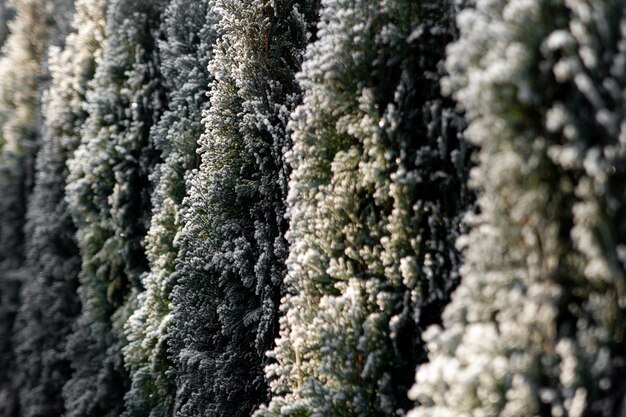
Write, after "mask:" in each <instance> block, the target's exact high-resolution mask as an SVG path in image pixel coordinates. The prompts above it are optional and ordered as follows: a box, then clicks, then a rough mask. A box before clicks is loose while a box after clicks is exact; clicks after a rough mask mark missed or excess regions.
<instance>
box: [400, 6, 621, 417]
mask: <svg viewBox="0 0 626 417" xmlns="http://www.w3.org/2000/svg"><path fill="white" fill-rule="evenodd" d="M458 23H459V26H460V29H461V38H460V40H459V41H458V42H457V43H455V44H454V45H453V46H452V47H451V48H450V50H449V57H448V61H447V66H448V69H449V71H450V72H451V76H450V78H449V79H448V80H447V83H446V86H447V88H449V89H450V90H451V91H452V92H454V95H455V97H456V98H457V99H458V100H459V102H460V103H461V104H462V105H463V107H464V108H465V109H466V111H467V116H468V119H469V120H470V124H469V127H468V130H467V136H468V138H469V139H470V140H471V141H473V142H474V143H475V144H477V145H479V146H480V148H481V150H480V153H479V166H478V167H477V169H476V170H475V171H474V172H473V173H472V179H473V182H474V184H475V185H476V186H477V187H478V190H479V192H480V194H481V197H480V209H481V213H480V215H478V216H476V217H475V218H473V219H472V224H473V225H472V230H471V232H470V233H469V235H468V236H467V237H464V238H463V239H461V240H460V242H459V244H460V245H462V246H463V247H465V253H466V261H465V265H464V266H463V268H462V276H463V280H462V284H461V286H460V287H459V288H458V290H457V291H456V292H455V294H454V297H453V301H452V303H451V304H450V306H449V307H448V308H447V309H446V311H445V315H444V328H445V330H441V329H439V328H433V329H432V330H429V332H428V335H427V340H428V344H429V349H430V363H429V364H428V365H426V366H424V367H422V368H420V369H419V370H418V373H417V383H416V385H415V387H414V388H413V389H412V392H411V396H412V397H413V398H415V399H417V400H418V401H419V402H420V403H421V404H422V407H420V408H418V409H416V410H415V412H413V413H412V416H413V417H443V416H445V417H455V416H459V417H460V416H469V415H471V416H485V417H488V416H501V417H527V416H528V417H530V416H546V417H547V416H554V417H557V416H569V417H578V416H588V417H589V416H598V417H609V416H611V417H614V416H623V415H625V414H626V404H625V402H624V401H625V400H624V399H625V396H626V385H625V384H624V381H625V380H626V339H625V338H624V332H625V330H626V281H625V275H624V274H625V272H626V223H625V222H624V219H625V215H626V193H625V191H626V190H625V187H626V123H625V122H624V119H625V116H626V100H625V98H624V97H626V95H625V91H626V2H624V1H623V0H607V1H604V0H589V1H583V0H551V1H537V0H530V1H529V0H506V1H505V0H493V1H478V2H476V7H471V8H468V9H467V10H465V11H463V12H462V14H460V15H459V18H458Z"/></svg>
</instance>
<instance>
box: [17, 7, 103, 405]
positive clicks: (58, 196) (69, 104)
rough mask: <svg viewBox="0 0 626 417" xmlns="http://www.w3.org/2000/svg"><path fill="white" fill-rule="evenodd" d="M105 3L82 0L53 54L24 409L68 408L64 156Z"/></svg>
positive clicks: (74, 141) (27, 312) (21, 335)
mask: <svg viewBox="0 0 626 417" xmlns="http://www.w3.org/2000/svg"><path fill="white" fill-rule="evenodd" d="M103 14H104V13H103V2H102V1H93V0H79V1H78V2H77V4H76V13H75V15H74V20H73V23H72V27H73V30H74V31H73V33H71V34H70V35H69V36H68V37H67V39H66V44H65V47H64V49H63V51H62V52H61V50H60V49H59V48H53V49H52V50H51V53H50V61H49V62H50V63H49V69H50V75H51V79H52V81H51V86H50V90H49V91H48V92H47V94H46V97H45V98H44V112H43V113H44V117H45V124H44V126H43V131H42V132H41V133H42V139H41V145H40V150H39V152H38V155H37V163H36V168H37V170H36V171H37V172H36V177H35V187H34V190H33V194H32V197H31V198H30V200H29V207H28V215H27V225H26V262H25V263H26V266H27V270H28V280H27V282H25V283H24V289H23V290H22V293H21V306H20V312H19V315H18V318H17V334H16V340H15V343H16V350H17V357H18V359H19V364H18V367H19V374H20V377H21V378H20V381H19V385H20V395H19V399H20V415H21V416H42V417H53V416H60V415H61V414H63V410H64V407H63V398H62V396H61V392H62V388H63V385H64V384H65V382H67V380H68V379H69V377H70V375H71V373H72V369H71V366H70V362H71V357H69V356H68V355H67V352H66V346H65V345H66V341H67V337H68V336H69V334H70V331H71V326H72V324H73V320H74V318H75V317H76V316H77V314H78V312H79V307H80V305H79V302H78V298H77V296H76V287H77V285H78V279H77V275H78V271H79V269H80V258H79V256H78V248H77V247H76V242H75V238H74V235H75V227H74V225H73V222H72V219H71V216H70V214H69V212H68V209H67V204H66V203H65V200H64V196H65V180H66V178H67V168H66V161H67V159H68V157H69V156H70V155H71V154H72V152H73V151H74V150H75V149H76V146H77V145H78V142H79V132H80V126H81V125H82V123H83V122H84V120H85V118H86V113H85V111H84V109H83V102H84V100H85V93H86V90H87V84H88V82H89V80H90V79H92V78H93V74H94V71H95V56H96V55H98V53H99V50H100V44H101V43H102V37H103V30H104V28H103V27H102V25H103V24H102V17H103Z"/></svg>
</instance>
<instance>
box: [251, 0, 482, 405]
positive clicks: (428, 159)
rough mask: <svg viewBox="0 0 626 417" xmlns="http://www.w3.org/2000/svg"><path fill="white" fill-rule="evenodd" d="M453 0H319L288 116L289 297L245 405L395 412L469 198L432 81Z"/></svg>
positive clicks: (442, 289)
mask: <svg viewBox="0 0 626 417" xmlns="http://www.w3.org/2000/svg"><path fill="white" fill-rule="evenodd" d="M452 11H453V10H452V8H451V6H450V4H449V3H448V2H415V1H394V2H380V1H378V0H325V1H323V2H322V11H321V18H320V22H319V24H318V32H317V36H318V39H317V40H316V41H315V42H313V43H312V44H310V45H309V47H308V49H307V52H306V57H305V60H304V63H303V66H302V71H301V72H300V74H299V76H298V80H299V81H300V84H301V86H302V88H303V90H304V102H303V103H302V105H301V106H299V107H298V108H297V109H296V110H295V111H294V112H293V113H292V123H291V127H292V129H293V135H292V138H293V141H294V145H293V150H292V151H291V152H289V161H290V163H291V166H292V167H293V174H292V175H291V179H290V183H289V199H288V202H289V212H288V213H289V219H290V222H291V225H290V229H289V233H288V240H289V242H290V244H291V251H290V254H289V258H288V260H287V267H288V275H287V278H286V283H287V286H288V293H287V295H286V296H285V298H284V299H283V302H282V307H281V309H282V311H283V312H284V317H283V318H282V319H281V333H280V337H279V338H278V340H277V347H276V348H275V349H274V350H273V352H272V353H271V356H272V357H273V358H275V359H276V363H275V364H272V365H270V366H269V367H268V376H269V377H272V378H275V379H274V381H273V382H272V390H273V392H274V393H275V394H276V397H275V398H274V399H273V400H272V402H271V403H270V404H269V406H268V407H267V408H265V407H264V408H262V409H261V410H260V411H259V412H258V413H257V414H255V416H257V417H262V416H263V417H269V416H287V415H288V416H329V417H330V416H363V417H365V416H395V415H402V414H403V412H404V411H405V410H407V409H409V408H410V406H411V403H410V402H409V401H408V399H407V397H406V392H407V390H408V388H409V387H410V386H411V383H412V380H413V376H414V372H413V370H414V368H415V365H416V364H417V363H419V362H421V361H423V360H424V347H423V345H422V342H421V329H423V328H424V327H425V326H427V325H429V324H432V323H436V322H438V321H439V317H440V311H441V308H442V306H443V305H444V304H445V302H446V301H447V299H448V297H449V294H450V292H451V290H452V289H453V288H454V286H455V285H456V284H457V268H458V263H459V254H458V253H457V251H456V250H455V248H454V242H455V238H456V237H457V236H458V234H459V231H460V228H461V217H462V215H463V214H464V212H465V211H466V210H467V208H468V206H469V204H470V203H471V198H470V195H469V194H468V192H467V190H466V187H465V178H466V175H467V171H468V169H467V159H468V152H467V149H465V146H464V144H463V143H462V142H461V141H460V140H459V128H460V127H461V125H462V121H461V118H460V117H458V115H457V114H456V113H455V111H454V110H453V107H454V106H453V104H452V103H451V102H450V101H449V100H447V99H444V98H442V97H441V94H440V89H439V85H438V78H439V76H440V74H441V70H440V65H439V64H440V62H441V61H442V59H443V56H444V54H443V52H444V48H445V45H446V43H447V42H448V41H449V40H450V39H451V36H452V33H453V30H452V18H453V14H452Z"/></svg>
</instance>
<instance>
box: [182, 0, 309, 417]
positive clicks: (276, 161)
mask: <svg viewBox="0 0 626 417" xmlns="http://www.w3.org/2000/svg"><path fill="white" fill-rule="evenodd" d="M212 7H213V11H214V12H215V13H217V14H218V20H219V25H218V26H217V28H218V35H219V37H220V39H219V40H218V41H217V43H216V46H215V50H214V58H213V60H212V61H211V63H210V65H209V71H210V73H211V75H212V76H213V77H214V78H215V80H214V81H213V82H212V84H211V93H210V94H211V101H210V108H209V109H208V111H207V112H206V114H205V118H204V123H205V125H206V131H205V133H204V134H203V136H202V137H201V139H200V148H199V154H200V155H201V163H200V166H199V168H198V170H196V171H194V173H193V175H191V176H190V177H189V181H188V193H189V196H188V197H187V198H186V199H185V201H184V204H183V212H182V222H183V224H184V227H183V230H182V232H181V234H180V236H179V238H178V242H179V244H180V256H179V259H178V261H177V265H176V274H177V284H176V286H175V287H174V290H173V293H172V296H171V299H172V303H173V305H174V314H173V325H172V339H173V349H172V352H173V355H174V356H173V357H174V360H175V363H176V365H177V379H176V382H177V386H178V398H177V415H178V416H181V417H182V416H189V417H198V416H232V417H243V416H249V415H250V413H251V412H252V411H253V409H254V408H255V407H257V406H258V405H259V404H261V403H263V402H265V401H267V399H268V388H267V383H266V381H265V377H264V373H263V368H264V366H265V364H266V363H267V359H266V357H265V356H264V354H265V351H266V350H268V349H269V348H271V347H272V344H273V340H274V337H275V336H276V333H277V329H278V318H277V313H278V303H279V300H280V295H281V289H282V281H283V276H284V260H285V258H286V254H287V245H286V242H285V240H284V237H283V235H284V232H285V230H286V228H287V224H286V220H285V218H284V212H285V203H284V200H285V197H286V182H287V178H286V176H287V174H286V167H285V164H284V160H283V153H284V151H285V150H286V149H288V148H289V143H290V142H289V137H288V134H287V132H286V125H287V120H288V116H289V112H290V111H291V110H292V109H293V107H294V106H295V104H296V102H297V100H298V98H299V89H298V87H297V84H296V81H295V77H294V74H295V72H296V70H297V69H298V68H299V66H300V62H301V61H300V57H301V52H302V51H303V49H304V46H305V43H306V41H307V31H306V29H307V27H306V26H307V22H310V21H312V20H313V19H314V15H315V13H314V9H315V2H314V1H291V0H284V1H283V0H279V1H265V0H249V1H240V0H216V1H214V2H212Z"/></svg>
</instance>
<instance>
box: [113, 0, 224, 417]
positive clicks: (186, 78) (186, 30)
mask: <svg viewBox="0 0 626 417" xmlns="http://www.w3.org/2000/svg"><path fill="white" fill-rule="evenodd" d="M164 15H165V16H166V19H165V35H166V39H165V40H164V41H162V42H161V43H160V44H159V51H160V54H161V72H162V74H163V77H164V79H165V80H167V83H168V89H169V94H168V102H169V109H168V110H167V111H166V112H165V113H164V114H163V116H162V117H161V119H160V121H159V123H158V124H157V125H156V126H155V127H154V128H153V130H152V136H153V140H154V143H155V147H156V148H157V149H158V150H160V151H161V157H162V159H163V162H162V163H161V164H159V165H158V166H157V167H156V169H155V171H154V173H153V174H152V178H151V179H152V182H153V184H154V187H155V190H154V194H153V195H152V220H151V223H150V230H149V232H148V236H147V239H146V240H147V249H146V251H147V256H148V259H149V261H150V273H149V274H148V275H146V276H144V278H143V284H144V287H145V292H143V293H142V294H141V295H140V296H139V305H138V307H137V309H136V310H135V312H134V313H133V315H132V316H131V318H130V319H129V321H128V323H127V328H126V334H127V337H128V340H129V344H128V345H127V346H126V348H125V349H124V355H125V360H126V364H127V366H129V367H130V371H131V378H132V387H131V390H130V391H129V392H128V394H127V395H126V404H127V408H128V412H129V415H132V416H133V417H134V416H143V415H145V416H153V417H157V416H171V415H172V414H173V411H174V401H175V395H176V385H175V379H174V372H173V369H172V365H173V364H172V362H171V360H170V358H169V357H168V355H169V353H168V349H169V346H170V340H169V328H170V322H171V314H170V313H171V308H170V302H169V296H170V293H171V291H172V287H173V285H174V284H175V282H176V275H175V274H174V270H175V260H176V256H177V254H178V250H177V248H176V247H175V245H174V240H175V238H176V236H177V234H178V232H179V231H180V229H181V228H182V223H181V221H180V219H179V211H180V207H181V203H182V200H183V198H184V197H185V194H186V188H185V175H186V173H187V172H189V171H191V170H192V169H193V168H195V166H196V159H197V158H196V147H197V143H198V139H199V138H200V135H201V134H202V132H203V130H204V126H203V124H202V111H203V110H204V109H206V107H207V105H208V97H207V94H206V93H207V90H208V87H209V82H210V79H209V72H208V71H207V65H208V62H209V60H210V58H211V55H212V54H211V51H212V46H213V42H214V41H215V31H214V29H213V26H214V24H215V22H214V21H215V18H214V14H213V13H211V12H210V9H209V1H208V0H173V1H171V3H170V4H169V6H168V7H167V8H166V10H165V13H164Z"/></svg>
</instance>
